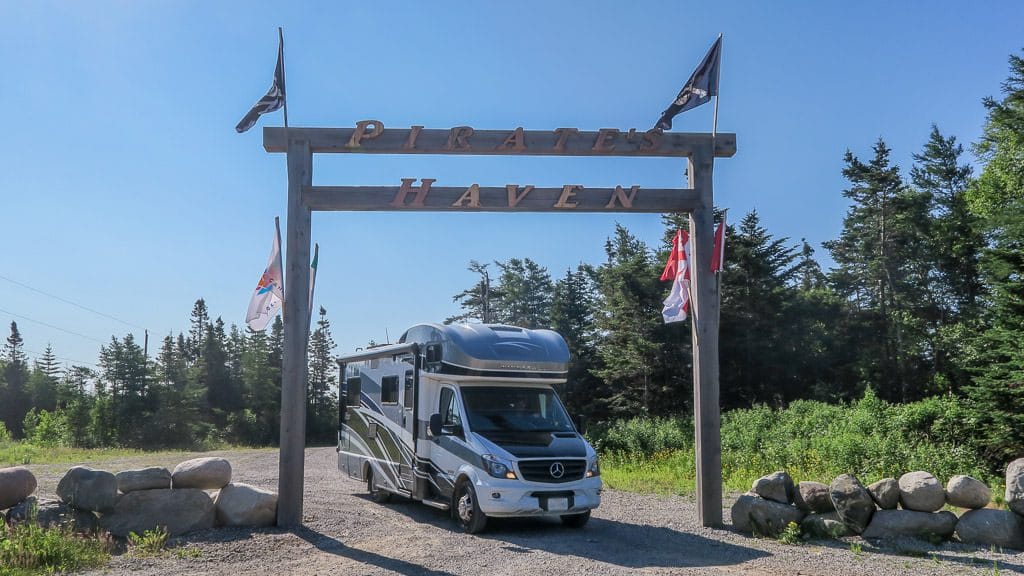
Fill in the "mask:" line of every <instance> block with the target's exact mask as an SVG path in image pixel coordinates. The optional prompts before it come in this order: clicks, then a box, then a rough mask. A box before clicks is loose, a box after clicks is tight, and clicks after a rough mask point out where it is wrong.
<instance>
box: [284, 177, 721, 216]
mask: <svg viewBox="0 0 1024 576" xmlns="http://www.w3.org/2000/svg"><path fill="white" fill-rule="evenodd" d="M412 182H413V180H412V179H411V178H410V179H405V181H404V182H403V185H402V186H305V187H303V189H302V201H303V204H305V205H306V206H307V207H308V208H309V209H310V210H317V211H353V212H359V211H376V210H391V211H421V212H645V213H664V212H690V211H692V210H694V209H696V208H698V207H701V206H703V205H704V204H703V202H702V201H701V198H700V196H701V195H700V193H699V191H697V190H689V189H672V188H640V187H639V186H632V187H629V188H625V187H621V186H619V187H615V188H586V187H583V186H577V185H566V186H562V187H560V188H534V187H531V186H516V185H508V186H505V187H483V186H476V185H473V186H470V187H468V188H467V187H440V186H439V187H431V186H429V181H428V183H427V184H426V186H427V189H426V192H424V193H422V195H421V194H420V193H421V192H422V191H423V186H424V184H419V185H413V184H412Z"/></svg>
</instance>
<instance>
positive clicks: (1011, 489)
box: [1006, 458, 1024, 515]
mask: <svg viewBox="0 0 1024 576" xmlns="http://www.w3.org/2000/svg"><path fill="white" fill-rule="evenodd" d="M1006 504H1007V505H1008V506H1009V507H1010V510H1013V511H1014V512H1016V513H1017V514H1022V515H1024V458H1018V459H1016V460H1014V461H1013V462H1010V464H1009V466H1007V467H1006Z"/></svg>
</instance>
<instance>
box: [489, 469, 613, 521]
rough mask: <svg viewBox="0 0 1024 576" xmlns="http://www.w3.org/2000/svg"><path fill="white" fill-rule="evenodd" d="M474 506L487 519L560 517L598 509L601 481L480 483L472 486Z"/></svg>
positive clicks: (501, 480)
mask: <svg viewBox="0 0 1024 576" xmlns="http://www.w3.org/2000/svg"><path fill="white" fill-rule="evenodd" d="M474 488H475V489H476V495H477V503H478V504H479V506H480V510H481V511H482V512H483V513H484V514H486V515H487V516H495V517H509V516H562V515H565V514H579V513H582V512H586V511H587V510H593V509H594V508H597V507H598V506H600V505H601V478H600V477H599V476H597V477H593V478H584V479H583V480H577V481H575V482H566V483H564V484H547V483H543V482H524V481H520V480H503V479H500V478H493V479H492V478H486V479H481V480H479V481H478V482H476V484H475V485H474Z"/></svg>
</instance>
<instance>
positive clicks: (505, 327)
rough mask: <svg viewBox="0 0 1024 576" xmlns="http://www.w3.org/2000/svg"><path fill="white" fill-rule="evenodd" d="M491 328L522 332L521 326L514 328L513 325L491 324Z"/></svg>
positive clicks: (500, 330) (501, 330)
mask: <svg viewBox="0 0 1024 576" xmlns="http://www.w3.org/2000/svg"><path fill="white" fill-rule="evenodd" d="M491 330H494V331H495V332H522V331H523V329H522V328H516V327H515V326H491Z"/></svg>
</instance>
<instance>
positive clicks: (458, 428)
mask: <svg viewBox="0 0 1024 576" xmlns="http://www.w3.org/2000/svg"><path fill="white" fill-rule="evenodd" d="M441 434H443V435H445V436H463V435H464V434H465V432H464V431H463V430H462V425H461V424H452V425H451V426H441Z"/></svg>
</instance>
